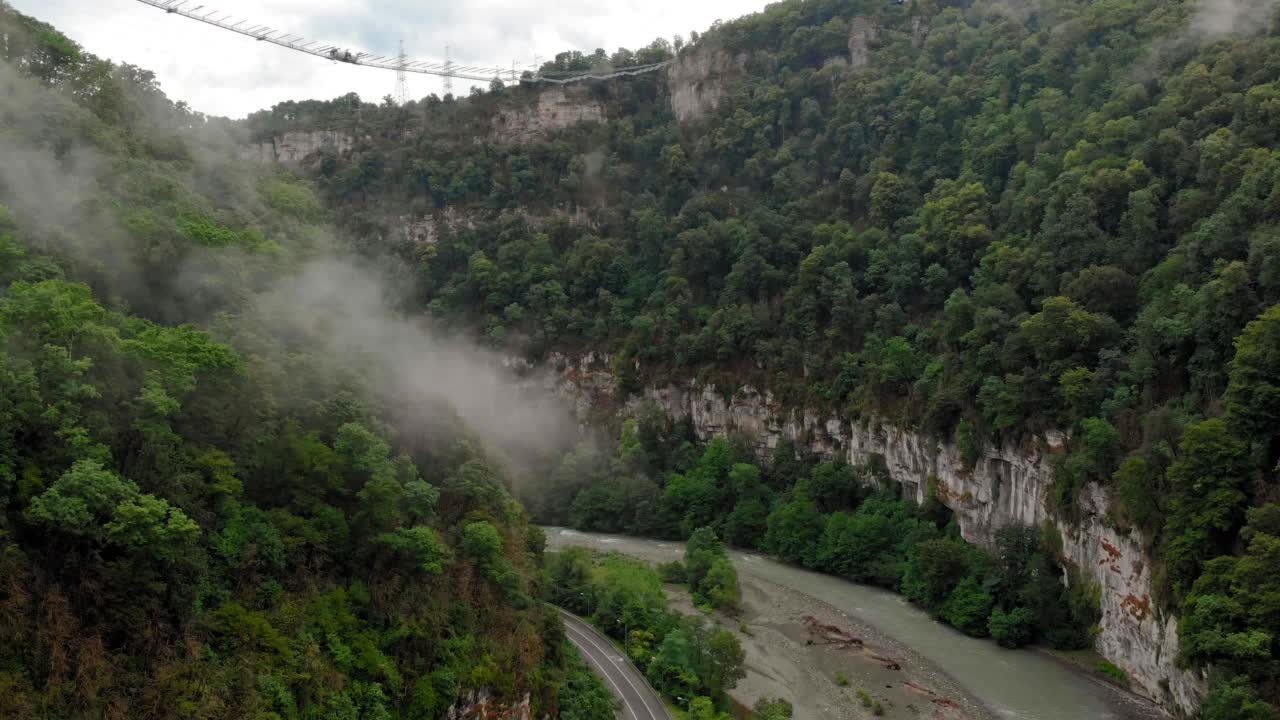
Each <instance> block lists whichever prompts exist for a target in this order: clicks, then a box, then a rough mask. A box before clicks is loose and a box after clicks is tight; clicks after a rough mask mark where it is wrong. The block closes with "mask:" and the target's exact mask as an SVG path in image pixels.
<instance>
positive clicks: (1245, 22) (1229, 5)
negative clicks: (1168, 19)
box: [1188, 0, 1280, 42]
mask: <svg viewBox="0 0 1280 720" xmlns="http://www.w3.org/2000/svg"><path fill="white" fill-rule="evenodd" d="M1277 9H1280V0H1200V1H1199V2H1198V3H1197V4H1196V8H1195V12H1194V13H1193V14H1192V16H1191V22H1190V27H1189V30H1188V32H1189V33H1190V35H1191V37H1193V38H1196V39H1199V40H1201V41H1205V42H1212V41H1214V40H1218V39H1221V38H1225V37H1229V36H1233V35H1238V36H1247V35H1256V34H1259V33H1262V32H1265V31H1266V29H1267V27H1268V25H1269V24H1270V22H1271V20H1272V18H1273V17H1274V16H1275V13H1276V11H1277Z"/></svg>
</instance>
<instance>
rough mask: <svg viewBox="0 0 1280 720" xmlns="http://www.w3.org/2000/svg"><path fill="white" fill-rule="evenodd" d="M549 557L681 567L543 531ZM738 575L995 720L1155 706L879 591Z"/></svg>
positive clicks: (765, 570)
mask: <svg viewBox="0 0 1280 720" xmlns="http://www.w3.org/2000/svg"><path fill="white" fill-rule="evenodd" d="M544 530H545V531H546V535H547V547H548V549H551V550H555V549H560V548H564V547H569V546H575V545H576V546H584V547H590V548H594V549H598V550H613V551H616V552H620V553H624V554H627V555H634V556H636V557H640V558H643V559H645V560H649V561H670V560H677V559H680V558H681V557H682V556H683V554H684V546H683V544H682V543H676V542H664V541H657V540H645V539H640V538H631V537H622V536H613V535H599V534H593V533H582V532H577V531H574V530H566V529H563V528H544ZM730 555H731V556H732V557H733V560H734V564H735V565H736V566H737V568H738V573H739V574H744V575H745V574H749V575H752V576H754V577H756V578H759V579H761V580H765V581H767V582H772V583H775V584H777V585H781V586H783V587H787V588H790V589H792V590H794V591H796V592H799V593H801V594H804V595H808V596H810V597H812V598H814V599H816V600H819V601H821V602H825V603H827V604H828V605H831V606H832V607H834V608H836V609H837V610H840V611H841V612H844V613H847V614H848V615H851V616H853V617H855V618H857V619H859V620H861V621H862V622H865V623H867V624H869V625H872V626H874V627H875V628H876V629H878V630H879V631H880V632H882V633H884V634H885V635H887V636H889V637H891V638H893V639H894V640H895V641H897V642H899V643H901V644H902V645H904V646H906V647H908V648H911V649H912V650H914V651H915V652H916V653H918V654H919V655H921V656H922V657H924V658H925V659H926V660H928V661H929V662H931V663H933V664H934V665H935V666H937V668H938V669H940V670H941V671H942V672H944V673H946V674H948V675H950V676H951V677H952V678H953V679H954V680H955V681H956V682H957V683H959V684H960V685H961V686H962V687H963V688H964V689H965V690H967V691H968V692H969V693H970V694H972V695H973V696H974V697H975V698H976V699H977V700H978V701H980V702H981V703H983V704H984V705H985V706H986V707H987V708H988V709H989V710H990V711H991V712H992V714H994V715H995V716H996V717H998V718H1009V719H1010V720H1146V719H1147V718H1162V717H1165V716H1164V715H1163V714H1162V713H1160V712H1159V711H1158V710H1157V709H1156V708H1155V707H1154V706H1153V705H1151V704H1150V703H1147V702H1145V701H1142V700H1139V699H1137V698H1135V697H1133V696H1131V695H1129V694H1128V693H1124V692H1121V691H1120V690H1118V689H1116V688H1114V687H1111V686H1109V685H1106V684H1105V683H1102V682H1100V681H1098V680H1095V679H1092V678H1089V677H1087V676H1085V675H1083V674H1081V673H1079V672H1077V671H1075V670H1072V669H1071V668H1069V667H1066V666H1065V665H1064V664H1062V663H1060V662H1059V661H1057V660H1054V659H1053V658H1051V657H1048V656H1046V655H1044V654H1041V653H1037V652H1034V651H1031V650H1007V649H1005V648H1002V647H1000V646H999V645H997V644H995V643H994V642H991V641H989V640H979V639H976V638H971V637H968V636H966V635H964V634H962V633H960V632H958V631H956V630H955V629H953V628H950V627H947V626H946V625H943V624H942V623H939V622H937V621H935V620H933V619H932V618H930V617H929V616H928V614H926V613H925V612H923V611H922V610H920V609H919V608H916V607H914V606H912V605H911V604H910V603H908V602H907V601H906V600H904V599H903V598H902V597H900V596H898V595H895V594H893V593H891V592H888V591H886V590H882V589H880V588H874V587H869V586H866V585H858V584H856V583H852V582H848V581H846V580H841V579H839V578H836V577H832V576H830V575H822V574H820V573H815V572H810V571H808V570H802V569H800V568H797V567H793V566H790V565H785V564H782V563H779V562H775V561H773V560H770V559H768V558H766V557H763V556H761V555H757V554H752V553H743V552H731V553H730Z"/></svg>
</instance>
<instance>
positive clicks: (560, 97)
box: [493, 86, 605, 143]
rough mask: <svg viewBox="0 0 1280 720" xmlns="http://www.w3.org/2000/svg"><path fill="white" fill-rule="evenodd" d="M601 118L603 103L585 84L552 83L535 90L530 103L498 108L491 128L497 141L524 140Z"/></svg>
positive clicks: (603, 109) (520, 141)
mask: <svg viewBox="0 0 1280 720" xmlns="http://www.w3.org/2000/svg"><path fill="white" fill-rule="evenodd" d="M604 119H605V108H604V105H603V104H601V103H600V101H598V100H595V99H593V98H592V97H591V96H590V94H589V91H588V90H587V88H586V87H585V86H583V87H577V86H575V87H570V86H565V87H552V88H548V89H546V90H543V91H542V92H541V93H539V94H538V99H537V101H536V102H534V103H532V104H530V105H526V106H524V107H518V108H508V109H504V110H502V111H501V112H499V113H498V114H497V115H495V116H494V117H493V131H494V135H495V137H496V138H497V139H498V140H500V141H503V142H510V143H526V142H529V141H531V140H536V139H538V138H541V137H544V136H545V135H546V134H547V133H549V132H551V131H552V130H559V129H562V128H567V127H571V126H573V125H576V124H578V123H581V122H600V121H601V120H604Z"/></svg>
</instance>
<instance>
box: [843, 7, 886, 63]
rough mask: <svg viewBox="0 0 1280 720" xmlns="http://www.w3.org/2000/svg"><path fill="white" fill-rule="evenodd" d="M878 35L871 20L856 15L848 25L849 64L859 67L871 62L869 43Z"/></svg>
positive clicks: (876, 28)
mask: <svg viewBox="0 0 1280 720" xmlns="http://www.w3.org/2000/svg"><path fill="white" fill-rule="evenodd" d="M879 35H880V28H878V27H877V26H876V24H875V22H874V21H873V20H871V18H868V17H856V18H854V19H853V22H852V23H850V25H849V65H850V66H851V67H855V68H859V67H863V66H865V65H867V64H868V63H870V62H871V43H872V42H873V41H875V39H876V38H877V37H878V36H879Z"/></svg>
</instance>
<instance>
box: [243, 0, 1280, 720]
mask: <svg viewBox="0 0 1280 720" xmlns="http://www.w3.org/2000/svg"><path fill="white" fill-rule="evenodd" d="M1278 22H1280V20H1277V17H1276V13H1275V5H1274V3H1268V2H1254V1H1251V0H1230V1H1227V0H1224V1H1222V2H1196V1H1193V0H1090V1H1086V0H1037V1H1035V2H1008V1H999V2H997V1H988V0H950V1H943V0H911V1H909V2H903V3H897V2H887V1H885V0H816V1H811V2H799V1H796V0H791V1H787V2H781V3H777V4H775V5H771V6H770V7H769V8H768V9H766V10H765V11H764V12H762V13H760V14H757V15H753V16H748V17H746V18H743V19H740V20H736V21H732V22H727V23H723V24H720V25H718V26H716V27H714V28H711V29H710V30H709V31H707V32H705V33H703V34H701V35H700V36H697V37H692V36H691V42H690V43H689V44H687V45H685V44H684V43H682V42H677V43H672V44H665V43H662V42H660V43H656V44H655V45H654V46H652V47H651V48H649V49H647V50H646V53H648V54H649V56H650V57H660V56H662V55H663V54H672V55H675V56H677V57H678V58H680V59H681V61H682V62H683V61H688V62H689V63H690V64H692V65H697V66H700V67H703V68H705V69H706V72H705V77H703V78H702V79H701V81H702V82H704V83H705V84H706V85H705V86H703V87H702V90H703V91H707V92H709V90H707V88H708V87H719V89H721V90H722V91H723V100H722V101H721V102H720V104H719V106H718V108H715V109H714V110H712V109H711V108H700V110H702V111H705V115H704V116H702V117H698V116H697V113H693V114H692V116H690V117H688V118H686V120H685V121H677V120H676V118H675V115H674V114H673V113H672V110H671V96H672V94H673V93H675V92H676V91H677V90H678V89H679V88H673V87H671V85H670V83H669V82H668V81H667V79H665V78H662V77H648V78H636V79H628V80H627V81H625V82H618V83H615V84H609V85H595V86H591V87H590V88H589V90H587V91H585V93H584V94H583V95H581V96H579V98H578V100H577V101H578V102H592V103H599V104H600V105H601V106H602V107H603V108H605V109H606V111H607V112H606V120H605V121H603V122H599V123H588V124H583V125H580V126H577V127H573V128H567V129H563V130H560V131H558V132H555V133H551V134H548V135H544V136H542V137H541V138H540V139H535V140H533V141H530V142H523V143H519V144H516V143H512V142H509V141H508V140H506V139H504V138H503V137H502V136H501V133H495V132H494V131H493V127H492V126H491V124H490V123H489V118H490V117H491V116H492V115H493V114H494V113H495V112H497V111H498V110H499V109H501V108H503V107H517V108H518V107H524V106H528V105H530V104H531V103H534V102H535V101H536V100H535V96H536V93H537V90H536V89H531V88H499V87H495V88H493V90H492V91H491V92H488V93H480V94H475V95H473V96H472V97H471V98H468V99H467V101H465V102H461V101H455V100H452V99H445V100H443V101H441V100H438V99H435V98H428V99H427V100H424V101H422V102H420V103H413V104H410V105H409V106H406V107H403V108H397V107H393V106H391V105H389V104H386V105H383V106H373V105H361V104H359V103H358V101H357V100H356V99H355V98H351V97H348V98H343V99H340V100H338V101H334V102H331V103H301V104H297V103H286V104H282V105H280V106H277V107H276V108H274V109H273V110H272V111H270V112H264V113H262V114H260V115H258V116H255V117H254V118H252V119H251V123H250V125H251V127H252V128H253V129H254V130H255V131H257V132H259V133H261V134H262V135H263V136H265V135H270V134H272V133H276V132H280V131H283V130H286V129H309V128H315V127H326V128H340V129H344V130H346V131H350V132H352V133H353V135H354V136H355V138H356V147H355V150H354V152H352V153H349V154H344V155H340V156H339V155H328V156H325V157H323V158H321V159H320V160H319V163H318V166H317V173H318V177H319V181H320V184H321V187H322V189H323V194H324V197H325V199H326V202H329V203H332V204H334V205H336V206H338V207H342V208H345V209H347V210H348V211H349V212H350V215H349V218H350V220H349V221H350V222H351V223H352V226H353V227H358V228H361V229H363V230H365V231H366V232H365V233H364V234H365V236H367V237H372V236H374V235H376V234H378V231H379V230H380V231H381V235H382V236H383V237H384V238H386V239H387V240H386V242H388V243H392V244H393V245H394V246H395V249H397V250H398V251H399V252H401V253H402V254H403V255H404V257H405V258H406V259H407V260H408V261H409V262H410V263H411V264H412V266H413V267H415V268H417V270H418V272H419V275H420V277H419V280H420V292H419V296H420V298H421V302H422V305H423V306H424V307H426V308H427V309H429V310H430V312H431V313H432V314H433V315H435V316H437V317H440V318H445V319H448V320H450V321H452V322H454V323H456V324H458V325H459V326H462V327H473V328H476V331H477V334H478V335H480V336H481V337H483V338H485V339H486V340H487V341H488V342H490V343H492V344H494V345H495V346H499V347H507V348H514V349H518V350H519V351H523V352H527V353H529V354H531V355H534V356H540V355H543V354H545V353H546V352H548V351H549V350H553V349H554V350H560V351H566V352H569V353H573V352H575V351H605V352H608V353H610V354H611V357H612V360H613V364H614V368H615V371H616V374H617V377H618V378H619V384H620V386H621V389H622V390H623V391H627V392H631V391H635V390H638V389H639V388H641V387H643V386H644V385H646V384H662V383H665V382H667V381H670V380H682V379H688V378H692V377H700V378H704V379H710V380H715V381H718V386H719V387H721V388H722V389H726V390H728V391H731V390H732V389H733V388H735V387H738V386H739V385H741V384H743V383H748V382H750V383H752V384H754V385H755V386H757V387H761V386H765V387H768V388H770V389H771V390H772V391H773V392H774V393H775V395H776V396H777V397H778V398H780V399H781V400H782V402H784V403H786V404H789V405H791V406H793V407H807V408H812V409H818V410H825V409H834V410H836V411H838V412H841V413H845V414H847V415H848V416H850V417H857V416H860V415H862V416H867V415H874V416H877V417H881V418H885V419H888V420H889V421H891V422H894V423H896V424H898V425H901V426H907V427H911V428H915V429H918V430H921V431H925V432H927V433H930V434H933V435H935V436H939V437H944V438H955V439H956V440H957V441H958V442H959V443H960V445H961V447H962V448H965V450H966V453H967V454H968V455H969V457H972V458H976V457H978V455H979V454H980V452H979V451H980V449H981V448H982V447H983V445H985V444H987V443H991V442H995V441H998V440H999V441H1014V442H1016V441H1017V440H1018V439H1020V438H1025V437H1029V436H1032V435H1034V434H1037V433H1040V432H1043V431H1046V430H1062V431H1065V432H1066V433H1067V437H1068V438H1069V440H1068V443H1067V448H1066V450H1065V452H1063V453H1062V454H1060V456H1059V457H1058V458H1057V466H1056V482H1055V489H1054V492H1053V498H1052V501H1053V504H1054V506H1055V507H1054V508H1053V509H1054V511H1055V512H1056V513H1059V514H1060V515H1061V516H1064V517H1071V515H1072V514H1073V512H1075V507H1076V503H1077V498H1078V493H1079V491H1080V489H1081V488H1083V487H1084V486H1085V485H1087V484H1089V483H1099V484H1101V485H1103V486H1105V487H1107V488H1109V489H1110V491H1111V492H1112V493H1113V495H1114V497H1115V498H1116V500H1115V503H1114V505H1113V517H1112V518H1110V520H1109V521H1110V522H1111V523H1112V524H1113V525H1114V526H1116V527H1118V528H1120V529H1122V530H1124V529H1138V530H1141V531H1142V532H1143V537H1144V538H1146V540H1147V541H1148V543H1149V551H1150V554H1151V556H1152V558H1153V559H1154V560H1155V562H1156V565H1157V568H1158V572H1157V573H1156V584H1157V585H1158V587H1157V591H1158V600H1159V602H1160V603H1161V604H1162V605H1163V606H1164V607H1165V608H1166V609H1169V610H1175V611H1177V612H1178V613H1179V614H1180V616H1181V617H1182V619H1183V620H1182V622H1183V627H1182V639H1183V642H1182V662H1184V663H1186V664H1188V665H1190V666H1194V667H1201V666H1206V665H1208V666H1212V667H1213V668H1215V669H1216V671H1217V672H1216V673H1215V678H1216V679H1215V681H1214V682H1215V684H1214V687H1215V690H1214V692H1213V694H1212V696H1211V699H1210V702H1209V705H1208V708H1209V709H1208V710H1207V712H1208V713H1209V714H1211V716H1212V717H1218V718H1226V717H1255V718H1259V717H1267V718H1270V717H1274V716H1275V712H1276V710H1275V707H1274V704H1276V703H1277V702H1280V671H1278V669H1277V668H1280V665H1277V653H1278V652H1280V644H1278V639H1280V624H1278V622H1280V621H1278V620H1277V615H1276V611H1275V607H1274V598H1275V587H1274V580H1273V578H1274V576H1275V573H1274V572H1272V571H1273V570H1274V569H1275V568H1276V567H1277V566H1278V565H1280V560H1278V559H1277V558H1276V555H1275V549H1274V548H1275V546H1276V543H1277V540H1276V538H1277V537H1280V528H1277V527H1275V526H1274V522H1273V517H1272V516H1273V515H1275V513H1276V507H1275V505H1271V504H1269V503H1273V502H1275V501H1276V500H1277V499H1280V498H1277V492H1276V479H1277V461H1278V460H1280V423H1278V422H1277V420H1280V401H1278V400H1277V398H1278V397H1280V390H1278V389H1277V388H1280V309H1277V308H1276V306H1275V304H1276V303H1277V301H1280V154H1278V150H1277V137H1278V136H1277V133H1278V132H1280V28H1278V27H1277V23H1278ZM606 61H607V58H605V57H604V55H603V54H602V53H598V54H597V55H596V56H595V57H592V56H575V55H572V54H567V55H564V56H562V57H560V58H558V60H557V64H559V65H561V66H565V67H570V66H582V65H586V66H589V65H591V64H592V63H603V62H606ZM672 82H674V81H672ZM685 89H687V88H685ZM445 211H448V214H444V213H445ZM516 211H518V212H516ZM421 214H434V215H435V216H436V217H438V218H445V219H441V220H439V221H438V222H437V226H438V229H439V232H438V236H435V237H433V241H432V242H430V243H425V244H422V245H420V246H415V245H414V244H412V243H408V242H404V241H403V240H402V238H403V237H404V234H403V232H402V226H403V223H404V219H403V218H405V217H406V216H413V215H421ZM447 218H453V219H454V220H453V221H452V222H448V221H446V220H447ZM458 218H461V220H458ZM695 457H696V453H695V454H694V457H690V456H689V454H688V453H686V455H685V459H684V460H683V461H682V462H677V463H675V464H667V463H664V462H658V463H656V464H654V465H652V469H653V471H654V472H655V474H654V475H652V476H650V478H649V481H648V484H647V485H644V486H643V487H641V486H636V487H639V489H638V490H628V491H627V492H634V493H638V495H634V494H633V495H623V494H619V495H618V498H617V499H616V501H615V505H614V506H617V505H618V504H622V505H625V506H626V507H629V508H634V507H641V506H643V507H656V506H658V504H660V503H662V502H664V500H665V501H666V502H670V501H671V500H670V498H669V497H667V496H668V495H669V494H670V491H671V488H672V483H671V481H670V480H669V476H668V473H672V472H679V473H681V477H687V475H685V473H687V472H688V471H690V470H691V469H693V468H695V466H696V462H695ZM602 464H603V465H608V463H607V462H603V461H602ZM717 467H720V466H717ZM730 467H732V464H729V465H724V466H723V468H722V469H724V470H725V472H719V471H718V470H717V473H718V474H715V477H714V478H712V479H711V480H710V481H709V482H712V485H713V492H714V495H713V497H714V498H716V503H717V507H718V508H722V509H723V512H722V513H721V514H720V515H719V516H718V517H717V518H712V519H713V521H714V522H713V524H722V523H727V522H728V519H727V515H728V510H729V508H734V507H737V508H741V507H742V506H743V503H752V504H753V505H757V504H758V505H763V504H764V503H765V502H767V501H768V498H770V497H771V498H774V499H776V501H777V503H780V504H777V505H773V506H772V507H771V508H769V510H770V511H771V512H773V513H777V512H778V511H779V509H780V508H784V507H788V506H789V505H788V503H794V502H795V500H796V499H797V498H798V497H803V496H802V493H809V492H812V485H811V484H809V483H802V484H801V485H800V486H799V487H798V488H797V486H794V485H790V484H788V482H795V480H796V479H797V476H796V475H795V474H794V473H793V474H791V475H790V476H789V478H790V479H789V481H787V482H783V483H781V484H780V485H779V486H777V487H776V488H775V490H776V494H774V495H771V496H766V497H748V496H746V495H743V494H742V493H741V492H740V488H739V485H738V484H737V481H736V480H730V474H729V473H728V472H727V470H728V468H730ZM606 472H607V471H606ZM784 477H787V476H784ZM589 486H590V487H595V486H594V485H593V484H592V483H585V484H583V485H578V486H576V487H570V488H569V489H568V490H567V492H569V493H570V495H569V496H570V497H573V496H574V494H575V493H577V492H578V490H579V489H581V488H583V487H589ZM677 487H681V486H680V485H679V484H677ZM592 492H595V493H598V492H599V490H598V489H593V490H592ZM617 492H618V493H623V491H622V490H618V491H617ZM623 498H625V500H624V499H623ZM808 499H809V500H812V501H816V502H817V504H818V506H819V507H820V508H822V507H826V508H831V509H834V508H837V507H843V508H844V509H849V508H850V507H851V506H849V505H848V504H847V503H845V504H844V505H843V506H842V505H840V504H839V503H838V502H837V503H833V502H832V500H831V499H830V498H827V497H823V496H821V495H819V496H817V497H810V498H808ZM592 502H595V500H593V501H592ZM639 502H643V503H651V504H650V505H638V504H637V503H639ZM567 504H568V501H567V500H566V501H565V502H562V503H557V502H550V503H548V505H547V507H551V508H555V507H564V506H565V505H567ZM606 507H609V506H608V505H606ZM766 507H768V506H766ZM682 509H684V506H682ZM760 510H761V508H756V512H760ZM875 512H876V513H881V511H880V510H876V511H875ZM766 514H767V513H766ZM615 517H616V516H615ZM768 517H769V518H770V521H769V522H767V523H765V524H761V523H760V522H756V523H755V526H754V527H755V531H754V534H753V535H751V536H750V537H748V538H747V539H746V540H739V539H735V542H743V543H744V544H748V545H753V544H760V543H767V542H769V541H768V540H767V538H768V537H769V535H768V534H766V533H765V529H766V528H767V531H768V533H773V532H774V523H773V522H772V517H773V515H768ZM582 522H584V523H585V524H591V522H592V521H589V520H585V519H584V520H582ZM686 525H687V523H686V524H683V525H682V524H680V523H679V522H678V519H677V520H676V521H675V525H674V526H673V525H671V524H668V525H667V526H666V528H667V529H666V530H661V528H659V530H661V531H663V532H672V530H671V528H673V527H675V532H677V533H679V534H685V533H688V532H690V530H692V529H693V527H696V525H693V526H686ZM723 527H724V526H723V525H722V528H723ZM649 531H654V526H650V529H649ZM815 562H817V560H816V559H815ZM838 568H839V566H837V569H838ZM902 582H904V581H902V580H901V578H899V580H896V581H892V582H891V584H895V585H899V584H900V583H902ZM938 601H939V602H941V600H938ZM1259 698H1263V699H1265V700H1266V701H1267V702H1268V703H1271V704H1264V703H1263V702H1262V701H1261V700H1259Z"/></svg>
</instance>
